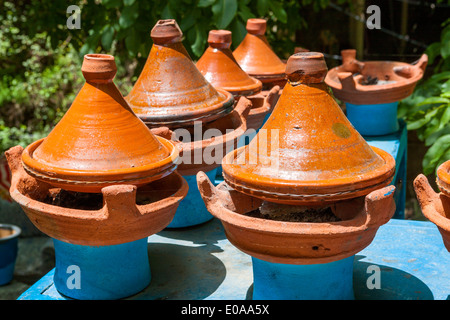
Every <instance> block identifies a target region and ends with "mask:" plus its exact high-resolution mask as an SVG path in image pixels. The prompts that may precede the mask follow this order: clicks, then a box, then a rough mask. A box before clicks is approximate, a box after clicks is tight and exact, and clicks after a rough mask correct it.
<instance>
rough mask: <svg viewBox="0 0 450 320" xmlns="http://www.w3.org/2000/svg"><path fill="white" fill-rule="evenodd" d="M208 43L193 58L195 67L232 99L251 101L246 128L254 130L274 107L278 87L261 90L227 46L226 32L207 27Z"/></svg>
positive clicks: (260, 85) (256, 80) (256, 81)
mask: <svg viewBox="0 0 450 320" xmlns="http://www.w3.org/2000/svg"><path fill="white" fill-rule="evenodd" d="M208 44H209V46H208V48H207V49H206V51H205V52H204V53H203V55H202V56H201V57H200V59H199V60H198V61H197V64H196V66H197V68H198V69H199V70H200V72H201V73H202V74H203V75H204V76H205V78H206V79H207V80H208V81H209V82H210V83H211V84H212V85H213V86H214V87H216V88H220V89H224V90H226V91H228V92H230V93H232V94H233V96H234V97H235V99H236V100H238V99H240V97H246V98H248V99H249V100H250V101H251V102H252V103H253V106H252V110H251V111H250V113H249V115H248V119H247V127H248V128H249V129H254V130H258V129H259V128H260V127H261V125H262V124H263V123H264V120H265V119H266V116H267V115H269V114H270V112H271V111H272V109H273V108H274V106H275V104H276V102H277V100H278V97H279V94H280V90H281V89H280V86H278V85H275V86H273V87H272V88H271V90H266V91H264V92H263V91H262V82H261V81H260V80H258V79H256V78H255V77H252V76H250V75H248V74H247V73H246V72H245V71H244V70H243V69H242V68H241V67H240V66H239V64H238V62H237V61H236V59H235V57H234V56H233V52H232V51H231V49H230V46H231V32H230V31H228V30H211V31H210V32H209V35H208Z"/></svg>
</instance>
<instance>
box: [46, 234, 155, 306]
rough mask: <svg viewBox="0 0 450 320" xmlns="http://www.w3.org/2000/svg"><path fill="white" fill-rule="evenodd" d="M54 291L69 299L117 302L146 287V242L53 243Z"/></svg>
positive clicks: (148, 276) (147, 270)
mask: <svg viewBox="0 0 450 320" xmlns="http://www.w3.org/2000/svg"><path fill="white" fill-rule="evenodd" d="M53 243H54V247H55V272H54V277H53V281H54V283H55V287H56V289H57V290H58V291H59V292H60V293H61V294H63V295H65V296H67V297H70V298H73V299H86V300H88V299H89V300H90V299H95V300H110V299H121V298H126V297H128V296H131V295H133V294H136V293H138V292H139V291H142V290H143V289H144V288H145V287H147V286H148V285H149V283H150V278H151V275H150V265H149V261H148V251H147V238H144V239H141V240H137V241H133V242H128V243H123V244H118V245H111V246H83V245H74V244H70V243H66V242H62V241H59V240H56V239H54V240H53Z"/></svg>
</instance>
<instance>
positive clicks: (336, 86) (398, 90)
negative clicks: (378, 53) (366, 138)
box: [325, 61, 424, 104]
mask: <svg viewBox="0 0 450 320" xmlns="http://www.w3.org/2000/svg"><path fill="white" fill-rule="evenodd" d="M363 63H364V64H365V65H370V64H378V63H383V64H385V63H395V64H396V65H397V66H398V67H411V68H416V69H417V70H420V71H419V72H417V73H415V74H414V76H412V77H411V78H405V80H404V81H397V82H395V83H387V84H381V85H361V84H360V83H358V81H355V88H353V89H348V90H346V89H345V88H343V85H342V83H341V82H340V81H339V79H338V76H337V74H338V73H339V72H340V67H341V66H337V67H335V68H333V69H331V70H329V71H328V73H327V75H326V77H325V83H326V84H327V85H328V86H329V87H331V88H332V89H333V93H334V95H335V96H336V98H338V99H340V100H343V101H345V99H347V100H348V97H347V96H348V95H352V97H351V99H350V100H351V101H345V102H349V103H353V104H382V103H389V102H395V101H400V100H402V99H404V98H406V97H408V96H409V95H410V94H411V93H412V92H411V91H412V89H414V87H415V85H416V83H417V82H418V81H419V80H420V79H422V77H423V74H424V72H423V71H422V70H421V69H420V68H418V67H414V66H413V65H411V64H408V63H406V62H397V61H367V62H366V61H364V62H363ZM342 72H344V71H342ZM349 73H350V72H349ZM354 76H355V74H352V77H354ZM388 92H389V93H390V96H389V97H385V94H386V93H388ZM394 93H395V94H394Z"/></svg>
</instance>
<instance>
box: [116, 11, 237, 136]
mask: <svg viewBox="0 0 450 320" xmlns="http://www.w3.org/2000/svg"><path fill="white" fill-rule="evenodd" d="M150 35H151V38H152V40H153V46H152V49H151V51H150V54H149V56H148V58H147V62H146V63H145V66H144V68H143V70H142V72H141V74H140V75H139V78H138V80H137V81H136V83H135V85H134V86H133V89H132V90H131V91H130V93H129V94H128V95H127V96H126V98H125V99H126V101H127V102H128V103H129V105H130V106H131V108H132V109H133V111H134V112H135V113H136V114H137V116H138V117H139V118H140V119H141V120H142V121H144V122H145V123H146V124H147V125H148V126H149V127H159V126H166V127H169V128H171V129H172V128H176V127H185V126H189V125H191V126H192V125H193V123H194V122H195V121H201V122H204V123H206V122H210V121H213V120H216V119H218V118H221V117H223V116H224V115H226V114H229V113H230V112H231V111H232V110H233V106H234V101H233V97H232V95H231V94H230V93H229V92H226V91H225V90H222V89H218V88H214V87H213V86H212V85H211V84H210V83H209V82H208V81H207V80H206V79H205V78H204V77H203V75H202V74H201V73H200V72H199V71H198V69H197V68H196V66H195V64H194V62H193V61H192V60H191V58H190V56H189V54H188V53H187V51H186V49H185V47H184V46H183V44H182V42H181V40H182V36H183V33H182V31H181V30H180V28H179V26H178V24H177V23H176V21H175V20H173V19H169V20H159V21H158V22H157V23H156V25H155V26H154V27H153V29H152V31H151V33H150Z"/></svg>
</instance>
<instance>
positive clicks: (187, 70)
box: [126, 19, 251, 228]
mask: <svg viewBox="0 0 450 320" xmlns="http://www.w3.org/2000/svg"><path fill="white" fill-rule="evenodd" d="M151 36H152V39H153V41H154V44H153V47H152V50H151V52H150V54H149V57H148V59H147V62H146V65H145V66H144V69H143V71H142V73H141V74H140V76H139V78H138V80H137V82H136V84H135V85H134V87H133V89H132V90H131V92H130V93H129V94H128V96H127V97H126V100H127V101H128V102H129V103H130V104H131V107H132V108H133V110H134V112H135V113H136V114H137V116H138V117H139V118H140V119H141V120H142V121H143V122H145V123H146V124H147V126H148V127H149V128H151V130H152V131H153V132H154V133H155V134H156V135H158V136H160V137H164V138H166V139H170V140H171V141H172V142H174V143H175V144H176V145H177V149H178V150H179V151H180V157H179V165H178V167H177V172H178V173H179V174H181V175H182V176H183V177H184V178H185V179H186V180H187V182H188V185H189V186H190V188H189V193H188V195H187V197H186V198H185V199H184V200H183V201H182V203H181V205H180V206H179V209H178V211H177V214H176V215H175V217H174V219H173V220H172V222H171V223H170V224H169V226H168V227H169V228H181V227H188V226H194V225H197V224H201V223H204V222H206V221H209V220H211V219H212V218H213V216H212V215H211V214H210V213H209V212H208V211H207V210H206V207H205V205H204V203H203V200H202V199H201V197H200V194H199V193H198V189H197V184H196V178H195V175H196V174H197V172H198V171H200V170H202V171H204V172H207V173H208V175H209V176H210V177H214V176H215V175H216V170H217V168H218V167H220V164H221V160H222V158H223V156H224V155H225V154H226V152H227V151H228V150H230V148H235V147H236V144H237V141H238V139H239V137H241V136H242V135H243V134H244V133H245V131H246V130H247V124H246V121H247V120H246V117H247V115H248V112H249V111H250V108H251V103H250V101H249V100H247V99H242V100H239V101H238V102H236V101H235V100H234V98H233V96H232V95H231V94H230V93H229V92H227V91H225V90H223V89H220V88H214V87H213V86H212V85H211V84H210V83H209V82H208V81H207V80H206V79H205V77H204V76H203V75H202V74H201V72H200V71H199V70H198V69H197V67H196V65H195V64H194V62H193V61H192V60H191V58H190V57H189V55H188V53H187V51H186V49H185V48H184V46H183V44H182V42H181V38H182V32H181V30H180V28H179V27H178V24H177V23H176V21H175V20H173V19H170V20H160V21H158V22H157V23H156V25H155V26H154V28H153V29H152V32H151ZM199 112H201V114H200V113H199ZM168 117H170V121H168V120H167V119H168ZM163 118H165V120H164V119H163Z"/></svg>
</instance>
